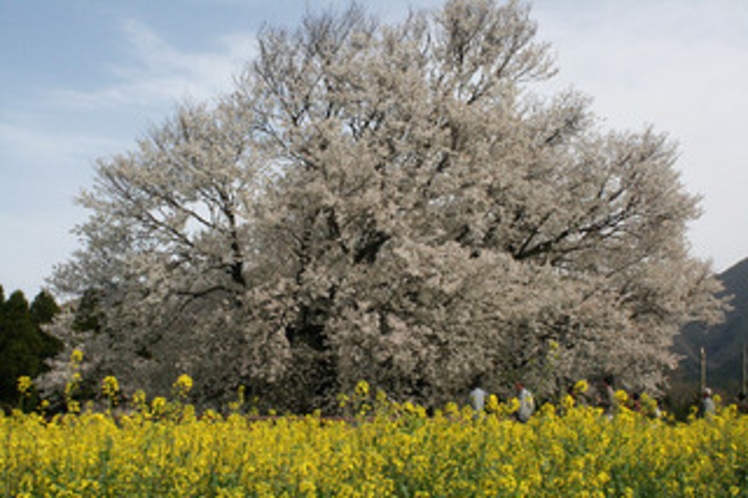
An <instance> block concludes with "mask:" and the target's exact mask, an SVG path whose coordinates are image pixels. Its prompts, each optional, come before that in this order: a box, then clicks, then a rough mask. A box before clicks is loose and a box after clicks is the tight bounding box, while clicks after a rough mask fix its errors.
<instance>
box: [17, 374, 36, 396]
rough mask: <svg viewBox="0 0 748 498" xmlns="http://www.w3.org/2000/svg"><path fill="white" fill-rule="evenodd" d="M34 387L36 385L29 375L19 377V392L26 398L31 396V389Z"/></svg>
mask: <svg viewBox="0 0 748 498" xmlns="http://www.w3.org/2000/svg"><path fill="white" fill-rule="evenodd" d="M33 386H34V383H33V381H32V380H31V377H29V376H28V375H22V376H20V377H18V392H20V393H21V394H23V395H24V396H31V388H32V387H33Z"/></svg>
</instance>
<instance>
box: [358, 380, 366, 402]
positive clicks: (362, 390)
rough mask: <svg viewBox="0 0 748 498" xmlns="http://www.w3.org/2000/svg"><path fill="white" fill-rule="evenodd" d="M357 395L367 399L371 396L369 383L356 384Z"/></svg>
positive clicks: (362, 381)
mask: <svg viewBox="0 0 748 498" xmlns="http://www.w3.org/2000/svg"><path fill="white" fill-rule="evenodd" d="M356 395H357V396H359V397H361V398H365V397H366V396H368V395H369V383H368V382H366V381H365V380H360V381H358V384H356Z"/></svg>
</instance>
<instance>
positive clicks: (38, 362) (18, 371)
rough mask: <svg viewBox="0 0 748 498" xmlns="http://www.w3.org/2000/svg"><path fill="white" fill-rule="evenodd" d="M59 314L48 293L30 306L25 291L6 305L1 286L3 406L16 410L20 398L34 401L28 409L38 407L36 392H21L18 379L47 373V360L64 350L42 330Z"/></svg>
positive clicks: (0, 400) (0, 395) (0, 380)
mask: <svg viewBox="0 0 748 498" xmlns="http://www.w3.org/2000/svg"><path fill="white" fill-rule="evenodd" d="M59 311H60V309H59V307H58V306H57V304H56V303H55V301H54V298H53V297H52V296H51V295H50V294H49V293H47V292H44V291H42V292H40V293H39V294H38V295H37V296H36V297H35V298H34V301H33V302H32V303H31V306H29V303H28V301H27V300H26V297H25V296H24V294H23V292H21V291H15V292H13V293H12V294H11V295H10V296H9V297H8V299H7V301H6V300H5V296H4V293H3V292H2V287H1V286H0V405H5V406H15V405H16V402H17V401H18V400H19V397H23V398H30V399H29V400H28V402H26V403H25V406H31V405H33V404H34V402H35V399H36V392H35V390H34V389H32V388H30V387H29V386H27V388H26V389H25V390H24V392H20V390H19V384H18V379H19V377H26V378H29V379H31V378H33V377H36V376H37V375H39V374H41V373H43V372H45V371H46V370H47V369H48V368H47V366H46V364H45V360H46V359H47V358H50V357H53V356H55V355H56V354H57V353H59V352H60V351H61V350H62V343H61V342H60V340H59V339H57V338H55V337H53V336H51V335H49V334H47V333H46V332H45V331H44V330H43V328H42V326H43V325H44V324H46V323H49V322H51V321H52V319H53V318H54V316H55V315H56V314H57V313H58V312H59Z"/></svg>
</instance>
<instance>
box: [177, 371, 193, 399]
mask: <svg viewBox="0 0 748 498" xmlns="http://www.w3.org/2000/svg"><path fill="white" fill-rule="evenodd" d="M192 384H193V382H192V377H190V376H189V375H187V374H182V375H180V376H179V377H178V378H177V380H176V382H174V384H173V385H172V388H173V389H174V394H175V396H176V397H178V398H185V397H187V395H188V394H189V392H190V391H191V390H192Z"/></svg>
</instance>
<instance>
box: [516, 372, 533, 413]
mask: <svg viewBox="0 0 748 498" xmlns="http://www.w3.org/2000/svg"><path fill="white" fill-rule="evenodd" d="M514 390H515V391H516V393H517V400H518V401H519V409H518V410H517V414H516V416H517V420H518V421H519V422H522V423H525V422H527V421H528V420H530V417H531V416H532V414H533V413H535V399H534V398H533V396H532V393H531V392H530V391H529V390H528V389H527V388H526V387H525V385H524V384H523V383H522V381H517V382H515V383H514Z"/></svg>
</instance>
